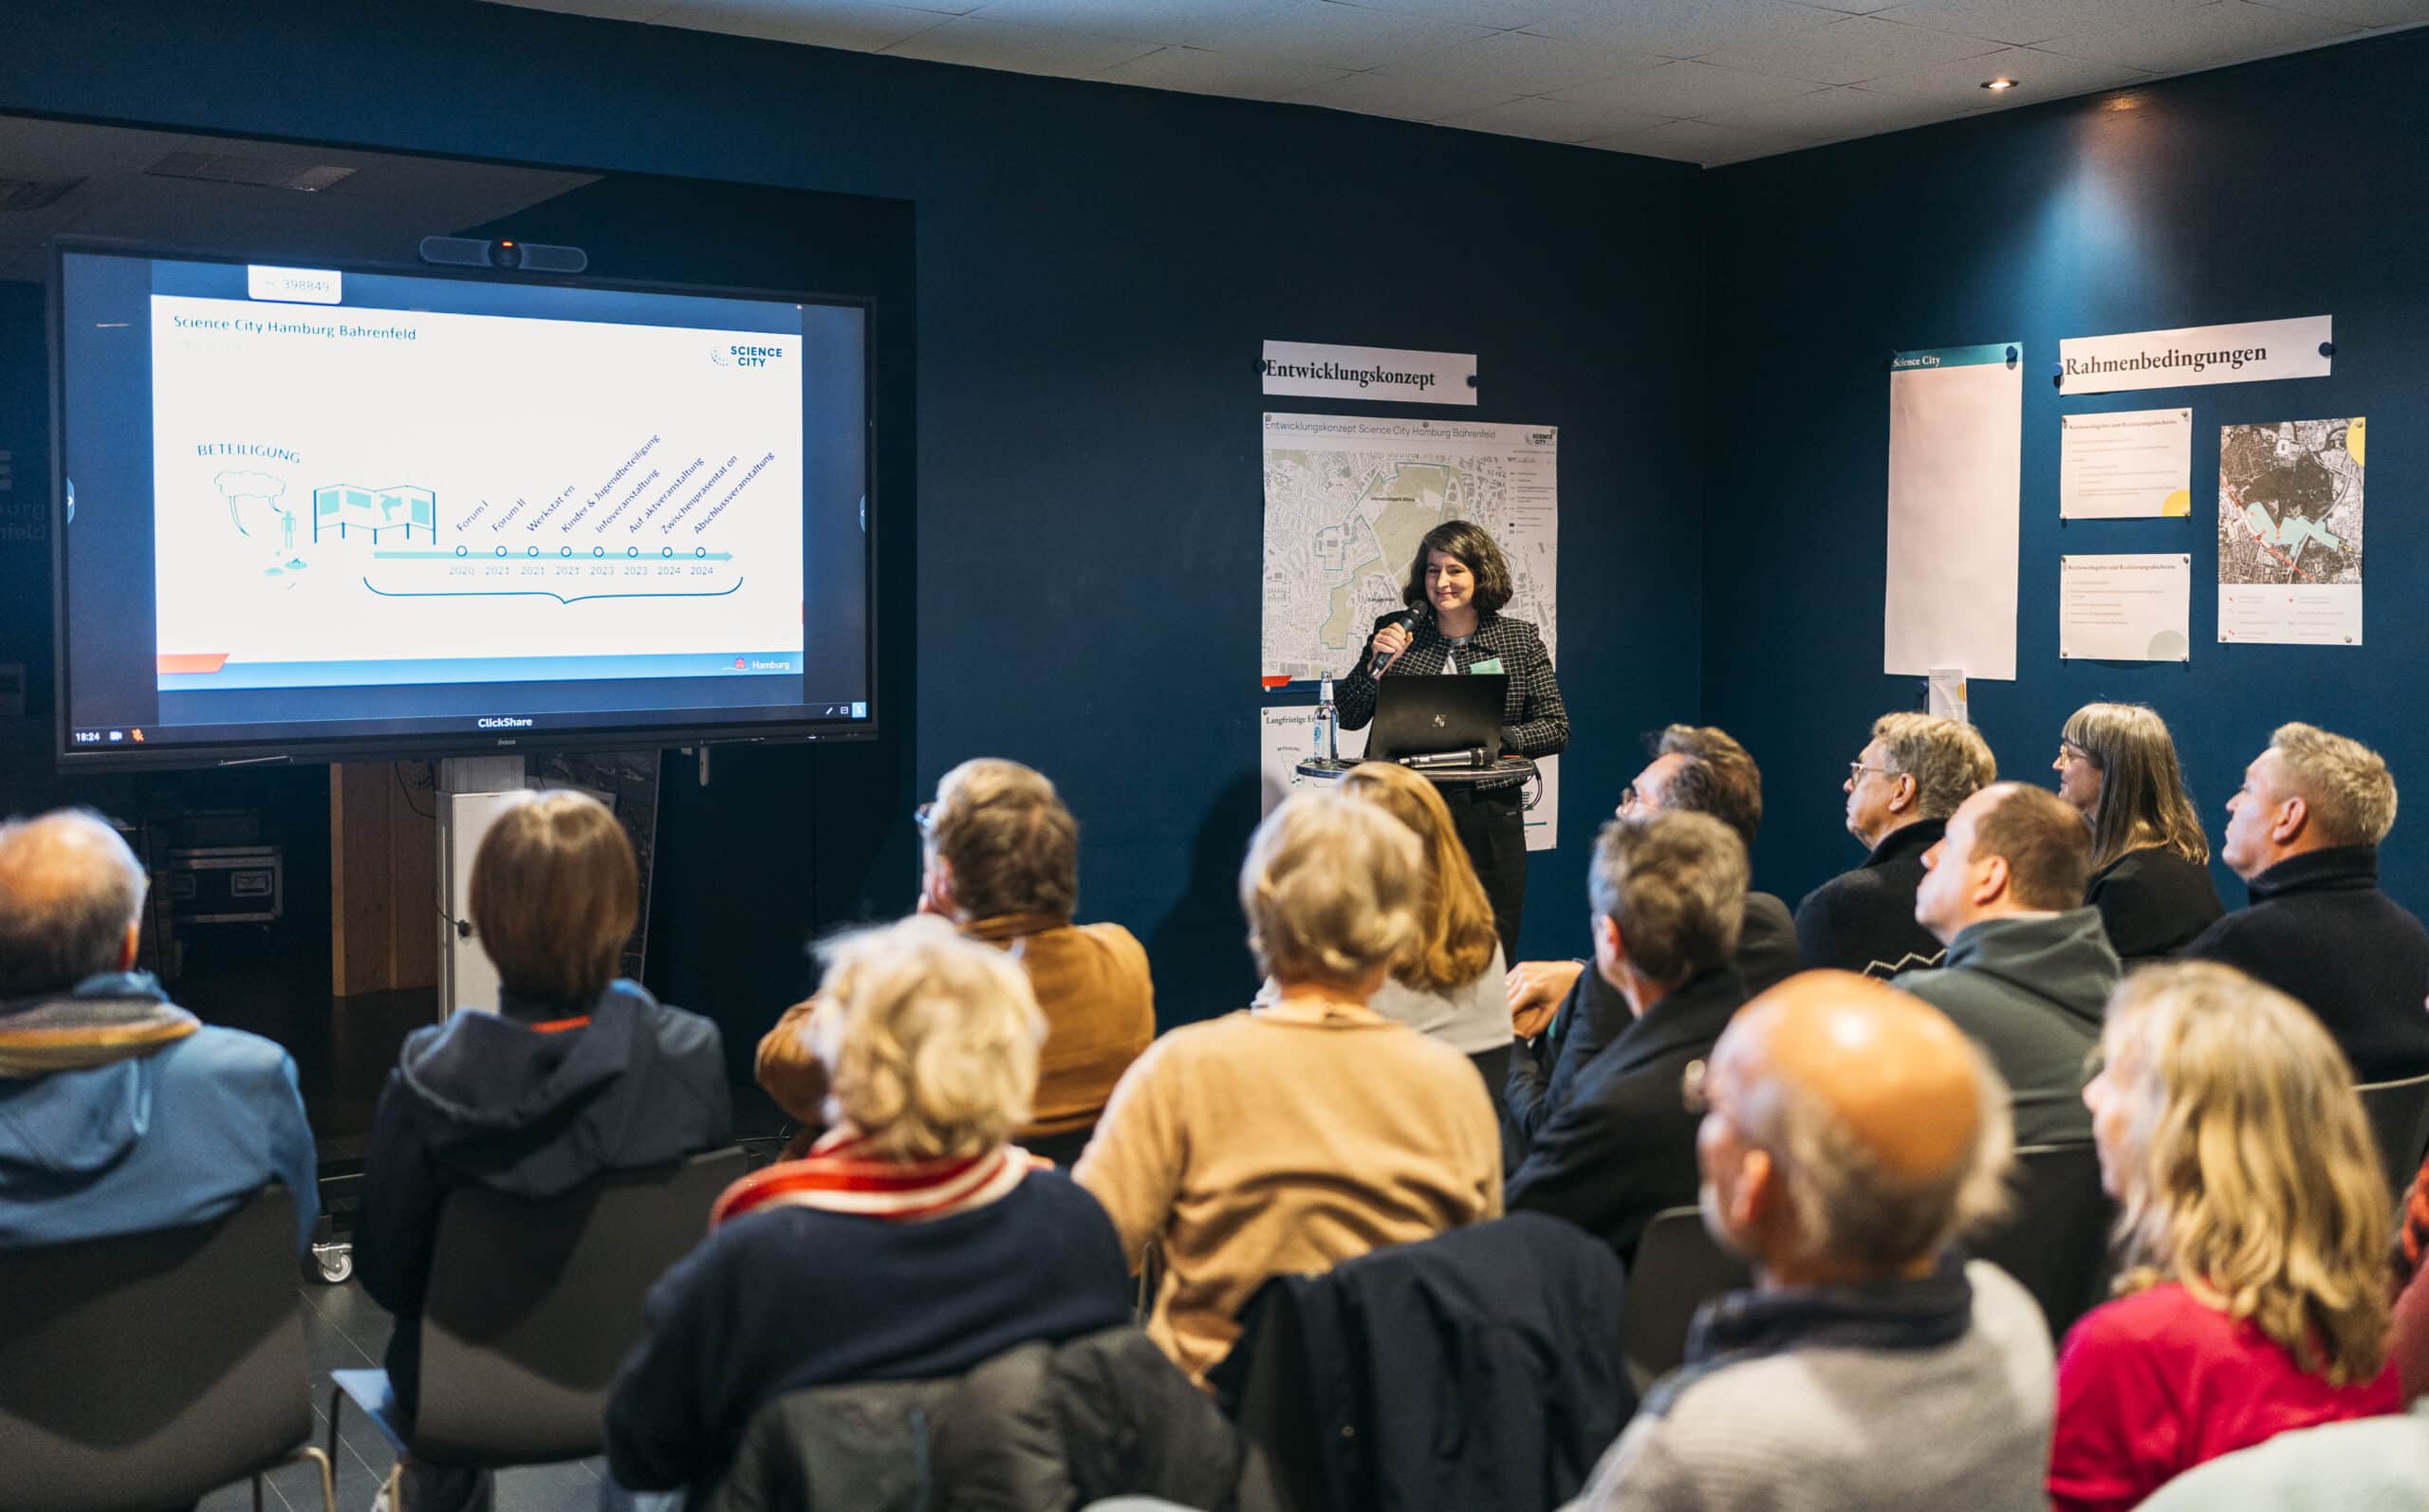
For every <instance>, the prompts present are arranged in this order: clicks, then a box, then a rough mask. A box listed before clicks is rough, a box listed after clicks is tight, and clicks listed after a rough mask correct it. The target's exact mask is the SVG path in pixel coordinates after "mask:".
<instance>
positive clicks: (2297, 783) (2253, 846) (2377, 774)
mask: <svg viewBox="0 0 2429 1512" xmlns="http://www.w3.org/2000/svg"><path fill="white" fill-rule="evenodd" d="M2395 800H2396V793H2395V779H2394V778H2393V777H2392V776H2390V775H2389V774H2388V772H2387V764H2386V762H2385V761H2384V760H2383V759H2382V758H2381V757H2380V755H2379V753H2378V752H2377V751H2374V750H2372V749H2370V748H2369V747H2366V746H2364V745H2363V744H2362V743H2361V742H2360V741H2357V740H2349V739H2347V738H2346V737H2345V736H2343V735H2333V734H2330V733H2328V732H2327V730H2324V729H2320V728H2317V727H2315V726H2311V725H2299V724H2297V725H2281V726H2279V727H2278V728H2277V731H2276V733H2275V734H2273V735H2272V736H2271V737H2270V743H2269V748H2268V749H2267V750H2265V751H2262V752H2261V753H2260V755H2259V756H2258V757H2256V758H2254V760H2253V764H2252V765H2250V766H2247V767H2245V768H2244V775H2243V785H2242V786H2241V787H2239V788H2237V789H2236V790H2235V792H2234V796H2233V797H2231V798H2229V799H2228V800H2227V814H2228V820H2227V838H2226V843H2225V844H2224V845H2222V846H2220V847H2219V848H2218V856H2219V858H2220V859H2221V860H2223V861H2225V862H2226V863H2227V865H2228V867H2229V868H2230V869H2231V870H2233V871H2234V874H2235V875H2236V876H2240V877H2242V878H2243V880H2244V886H2245V887H2246V889H2248V890H2249V892H2250V893H2251V896H2252V902H2251V906H2250V907H2248V908H2245V909H2242V910H2240V911H2239V912H2236V913H2230V914H2228V915H2227V916H2226V917H2225V918H2222V919H2220V920H2219V921H2218V922H2217V923H2216V924H2213V925H2211V926H2210V928H2209V929H2208V930H2206V931H2203V932H2202V934H2201V936H2200V937H2199V938H2198V939H2197V940H2195V941H2194V942H2193V943H2192V944H2191V945H2189V946H2186V947H2185V949H2184V954H2185V956H2186V958H2187V959H2190V960H2197V961H2221V962H2224V963H2225V964H2227V965H2229V966H2233V967H2238V968H2242V969H2243V970H2244V971H2246V972H2248V973H2249V974H2251V975H2253V976H2254V977H2257V978H2259V979H2260V980H2261V981H2263V982H2266V983H2268V984H2269V985H2270V986H2273V987H2276V988H2277V989H2278V990H2280V991H2282V992H2284V993H2286V994H2287V995H2288V996H2290V997H2292V998H2293V999H2295V1000H2296V1001H2297V1002H2299V1003H2302V1004H2303V1005H2306V1006H2308V1008H2309V1009H2310V1010H2311V1012H2312V1013H2314V1014H2316V1015H2318V1017H2319V1021H2320V1023H2323V1024H2325V1025H2326V1026H2327V1032H2328V1034H2329V1035H2330V1036H2331V1037H2333V1038H2334V1039H2335V1041H2336V1043H2337V1045H2338V1047H2339V1048H2340V1049H2342V1050H2343V1051H2344V1052H2345V1058H2346V1060H2347V1061H2349V1062H2350V1063H2351V1065H2352V1067H2353V1074H2354V1076H2355V1077H2356V1078H2357V1079H2360V1080H2363V1081H2393V1080H2398V1079H2401V1078H2404V1077H2412V1076H2419V1075H2420V1074H2421V1073H2422V1072H2429V1012H2424V1011H2423V1010H2422V1007H2421V993H2422V990H2423V988H2424V987H2429V931H2424V930H2422V928H2421V927H2420V920H2419V919H2417V918H2415V917H2413V916H2412V914H2410V913H2407V912H2405V910H2404V909H2403V907H2402V906H2401V905H2400V904H2398V903H2397V902H2396V901H2395V900H2394V899H2393V898H2390V897H2388V896H2387V895H2386V894H2384V893H2382V892H2381V891H2379V842H2380V841H2381V840H2383V839H2386V835H2387V831H2388V830H2389V829H2391V828H2393V827H2394V824H2395Z"/></svg>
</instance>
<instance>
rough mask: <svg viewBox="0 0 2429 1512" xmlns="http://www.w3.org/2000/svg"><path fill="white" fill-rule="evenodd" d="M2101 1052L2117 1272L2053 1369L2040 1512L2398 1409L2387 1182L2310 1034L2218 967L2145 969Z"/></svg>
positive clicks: (2121, 1001) (2094, 1098)
mask: <svg viewBox="0 0 2429 1512" xmlns="http://www.w3.org/2000/svg"><path fill="white" fill-rule="evenodd" d="M2101 1052H2102V1055H2103V1058H2104V1061H2105V1063H2104V1065H2103V1068H2102V1070H2101V1071H2100V1074H2099V1075H2098V1076H2096V1077H2094V1078H2093V1079H2092V1081H2091V1084H2090V1085H2089V1086H2087V1087H2086V1088H2085V1089H2084V1101H2085V1102H2086V1103H2087V1104H2089V1106H2090V1108H2091V1113H2092V1137H2093V1139H2094V1141H2095V1142H2096V1143H2097V1145H2098V1146H2099V1150H2100V1171H2101V1184H2102V1185H2103V1186H2105V1188H2106V1189H2108V1192H2109V1194H2110V1195H2111V1196H2113V1197H2115V1198H2116V1199H2117V1201H2118V1205H2119V1208H2120V1209H2121V1210H2120V1214H2119V1218H2118V1235H2119V1249H2120V1259H2121V1260H2122V1262H2123V1268H2122V1272H2121V1276H2120V1279H2119V1282H2118V1286H2117V1290H2118V1294H2119V1295H2118V1298H2117V1300H2114V1301H2112V1302H2109V1303H2108V1304H2106V1305H2105V1306H2103V1307H2099V1308H2096V1309H2094V1310H2093V1311H2092V1312H2090V1313H2089V1314H2087V1315H2086V1316H2085V1318H2084V1319H2083V1320H2082V1321H2081V1322H2079V1323H2077V1324H2076V1325H2075V1326H2074V1328H2073V1329H2072V1330H2071V1331H2070V1332H2069V1333H2068V1334H2067V1342H2066V1347H2065V1348H2064V1350H2062V1351H2061V1352H2060V1354H2059V1356H2058V1413H2057V1430H2056V1435H2055V1439H2054V1442H2053V1443H2052V1445H2051V1447H2050V1457H2049V1498H2050V1501H2051V1503H2053V1504H2054V1505H2055V1506H2056V1507H2057V1508H2058V1512H2109V1509H2111V1508H2115V1509H2118V1512H2123V1509H2124V1508H2127V1507H2132V1506H2135V1505H2138V1504H2140V1503H2141V1502H2142V1499H2143V1498H2144V1497H2147V1496H2148V1495H2150V1494H2151V1493H2152V1492H2153V1491H2155V1490H2157V1489H2159V1487H2160V1485H2162V1484H2165V1483H2166V1482H2167V1481H2169V1480H2170V1479H2172V1478H2173V1477H2175V1476H2176V1475H2178V1474H2179V1473H2180V1472H2182V1471H2184V1470H2187V1469H2190V1468H2192V1467H2193V1466H2196V1465H2198V1464H2200V1463H2202V1462H2203V1461H2205V1460H2211V1459H2215V1458H2216V1457H2217V1456H2219V1455H2221V1454H2226V1453H2229V1452H2231V1451H2233V1450H2235V1449H2240V1448H2244V1447H2249V1446H2251V1445H2253V1444H2257V1443H2259V1442H2261V1441H2262V1440H2264V1439H2266V1438H2269V1437H2270V1436H2271V1435H2272V1434H2275V1433H2280V1432H2283V1431H2285V1430H2286V1429H2297V1428H2309V1427H2312V1426H2314V1425H2316V1424H2321V1423H2332V1422H2339V1421H2342V1420H2344V1419H2346V1418H2356V1417H2367V1416H2371V1415H2373V1414H2376V1413H2381V1412H2392V1411H2396V1410H2397V1407H2398V1406H2399V1392H2398V1388H2397V1383H2396V1371H2395V1366H2394V1364H2393V1362H2392V1361H2391V1360H2390V1359H2389V1358H2388V1298H2387V1264H2386V1256H2387V1245H2388V1214H2387V1194H2386V1178H2385V1176H2384V1174H2383V1172H2382V1171H2381V1169H2380V1164H2379V1156H2378V1153H2377V1150H2376V1147H2375V1146H2374V1144H2373V1143H2372V1140H2371V1135H2370V1128H2369V1122H2368V1119H2367V1118H2366V1117H2365V1116H2364V1113H2363V1111H2362V1103H2361V1099H2360V1098H2359V1097H2356V1096H2354V1093H2353V1079H2352V1073H2351V1072H2350V1071H2349V1070H2348V1069H2347V1068H2346V1062H2345V1058H2344V1056H2343V1055H2342V1054H2341V1053H2340V1052H2339V1051H2338V1050H2337V1048H2336V1044H2335V1042H2333V1041H2332V1040H2330V1039H2329V1038H2328V1036H2327V1030H2325V1029H2323V1028H2321V1027H2320V1025H2319V1021H2318V1020H2316V1019H2314V1018H2313V1017H2312V1016H2311V1015H2310V1013H2309V1012H2308V1010H2306V1009H2305V1008H2304V1007H2303V1005H2301V1004H2299V1003H2296V1002H2295V1001H2294V1000H2293V999H2291V998H2290V997H2288V996H2286V995H2285V994H2284V993H2282V992H2279V991H2277V990H2276V989H2275V988H2273V987H2268V986H2262V985H2261V984H2259V983H2257V982H2254V981H2253V980H2252V979H2251V978H2250V977H2247V976H2245V975H2244V974H2243V973H2241V972H2239V971H2236V970H2234V968H2230V967H2224V966H2217V965H2214V964H2208V963H2197V964H2191V965H2183V966H2171V967H2152V968H2146V969H2144V970H2142V971H2138V972H2136V973H2135V974H2133V975H2132V976H2129V977H2127V978H2126V979H2125V981H2124V984H2123V986H2120V987H2119V988H2118V989H2117V994H2116V996H2115V997H2113V998H2111V999H2110V1000H2109V1005H2108V1025H2107V1030H2106V1032H2105V1034H2104V1035H2103V1037H2102V1042H2101Z"/></svg>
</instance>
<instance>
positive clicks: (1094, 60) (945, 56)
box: [885, 16, 1155, 79]
mask: <svg viewBox="0 0 2429 1512" xmlns="http://www.w3.org/2000/svg"><path fill="white" fill-rule="evenodd" d="M1154 50H1155V46H1154V44H1152V43H1141V42H1130V41H1126V40H1124V39H1122V38H1120V37H1091V36H1089V35H1087V34H1086V33H1085V32H1080V31H1064V30H1060V29H1058V28H1052V27H1016V26H1013V25H1012V24H1011V23H1010V22H1006V21H990V20H988V19H987V18H986V17H984V16H959V17H955V18H954V19H953V20H950V21H948V22H946V23H945V24H944V25H943V26H941V27H937V28H935V29H933V30H930V31H922V32H920V33H919V34H918V36H916V37H913V38H911V39H910V40H909V41H907V42H898V43H896V44H895V45H894V46H891V47H888V48H886V49H885V55H886V56H887V57H889V58H924V59H926V60H927V61H928V62H930V63H957V64H963V65H968V66H970V67H973V68H997V69H1002V70H1004V71H1006V72H1009V73H1042V74H1055V75H1059V76H1061V77H1063V78H1066V79H1069V78H1085V77H1086V76H1087V75H1089V74H1092V73H1102V72H1103V70H1105V69H1107V68H1110V67H1113V66H1114V65H1117V64H1124V63H1128V62H1129V61H1130V60H1132V59H1133V58H1143V57H1145V56H1146V55H1147V54H1148V53H1150V52H1153V51H1154Z"/></svg>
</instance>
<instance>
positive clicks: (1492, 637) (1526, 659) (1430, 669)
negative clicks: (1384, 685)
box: [1333, 611, 1568, 788]
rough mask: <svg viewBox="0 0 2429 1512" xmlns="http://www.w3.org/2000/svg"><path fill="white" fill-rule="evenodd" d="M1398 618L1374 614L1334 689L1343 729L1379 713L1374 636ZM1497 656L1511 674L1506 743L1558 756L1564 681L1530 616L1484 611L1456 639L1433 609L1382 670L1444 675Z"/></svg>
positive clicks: (1522, 751) (1504, 716)
mask: <svg viewBox="0 0 2429 1512" xmlns="http://www.w3.org/2000/svg"><path fill="white" fill-rule="evenodd" d="M1398 618H1400V614H1399V612H1397V611H1396V612H1394V613H1392V614H1388V615H1385V616H1383V617H1382V618H1380V619H1378V620H1376V621H1375V626H1374V629H1372V630H1369V631H1368V632H1367V633H1366V644H1365V645H1363V647H1361V648H1360V649H1359V654H1358V665H1357V666H1355V667H1352V668H1351V669H1350V670H1349V675H1348V676H1346V677H1344V678H1343V679H1342V680H1341V682H1340V683H1339V684H1338V685H1336V686H1335V687H1334V689H1333V706H1334V707H1335V708H1336V709H1338V710H1340V711H1341V728H1344V729H1363V728H1366V727H1367V725H1368V724H1369V723H1371V722H1372V721H1373V720H1374V718H1375V677H1374V674H1373V673H1372V672H1370V671H1369V670H1368V669H1369V668H1370V667H1371V666H1372V665H1373V663H1374V660H1375V636H1376V634H1377V632H1379V631H1381V629H1382V628H1383V627H1384V626H1385V625H1388V624H1390V623H1392V622H1393V621H1394V620H1396V619H1398ZM1496 658H1497V659H1498V660H1499V661H1500V663H1501V670H1502V672H1503V673H1507V674H1508V676H1509V678H1510V693H1509V697H1508V698H1507V699H1506V700H1505V701H1504V703H1503V705H1502V710H1501V748H1502V750H1503V752H1504V753H1506V754H1511V755H1517V756H1557V755H1559V754H1560V753H1561V752H1562V751H1563V750H1565V749H1567V747H1568V707H1567V705H1566V704H1563V703H1562V702H1561V699H1560V683H1559V681H1558V680H1557V679H1556V678H1554V677H1553V676H1552V658H1551V655H1550V653H1548V652H1547V651H1545V650H1544V637H1543V636H1540V635H1538V634H1537V633H1536V631H1535V627H1534V626H1533V625H1531V624H1530V623H1528V622H1527V621H1526V620H1524V619H1511V618H1506V617H1504V616H1501V615H1497V614H1492V615H1486V616H1484V617H1483V618H1481V619H1479V620H1478V621H1477V623H1476V633H1475V634H1474V635H1473V636H1469V637H1468V638H1467V639H1466V640H1464V641H1461V642H1460V643H1458V644H1457V645H1453V644H1452V643H1451V642H1450V641H1447V640H1445V639H1443V638H1442V632H1441V630H1440V629H1439V628H1438V627H1437V625H1436V623H1435V620H1434V617H1433V616H1432V615H1430V614H1420V615H1418V620H1417V629H1416V633H1415V636H1414V638H1412V639H1411V640H1410V641H1409V646H1408V649H1407V650H1406V651H1403V652H1401V653H1400V659H1399V660H1398V661H1395V662H1393V663H1392V664H1391V666H1389V667H1388V668H1386V669H1384V673H1383V675H1384V676H1386V677H1431V676H1440V675H1441V674H1442V673H1444V672H1446V671H1456V672H1461V673H1464V672H1467V671H1469V670H1470V669H1471V668H1473V667H1474V666H1475V664H1476V663H1478V662H1480V661H1492V660H1494V659H1496ZM1525 781H1526V779H1524V778H1522V777H1512V778H1510V779H1508V780H1507V781H1496V782H1486V783H1478V784H1476V785H1477V786H1478V787H1480V788H1500V787H1515V786H1517V785H1519V784H1521V783H1523V782H1525Z"/></svg>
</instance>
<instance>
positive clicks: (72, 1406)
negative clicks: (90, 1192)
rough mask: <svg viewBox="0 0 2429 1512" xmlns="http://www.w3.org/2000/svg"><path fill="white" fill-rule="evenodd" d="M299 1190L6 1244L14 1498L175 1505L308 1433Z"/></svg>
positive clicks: (1, 1479)
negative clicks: (40, 1241) (195, 1218)
mask: <svg viewBox="0 0 2429 1512" xmlns="http://www.w3.org/2000/svg"><path fill="white" fill-rule="evenodd" d="M311 1391H312V1366H311V1357H310V1355H309V1352H308V1350H307V1347H306V1343H305V1337H304V1299H303V1294H302V1293H301V1292H300V1291H299V1290H298V1288H297V1280H296V1273H295V1201H294V1198H293V1196H292V1195H291V1194H289V1193H288V1191H287V1189H286V1188H285V1187H283V1186H276V1185H273V1186H269V1187H265V1188H263V1189H261V1190H260V1191H257V1192H255V1193H254V1194H253V1195H251V1196H250V1197H248V1198H246V1199H245V1201H244V1202H243V1204H242V1205H240V1206H239V1207H238V1208H236V1209H235V1210H234V1211H233V1212H231V1213H229V1214H227V1215H226V1216H225V1217H222V1218H217V1219H214V1220H213V1221H211V1222H209V1223H204V1224H195V1225H191V1226H186V1227H181V1228H164V1229H158V1230H155V1231H152V1232H149V1233H140V1234H126V1235H121V1236H116V1237H112V1238H107V1239H92V1240H80V1241H77V1242H75V1243H72V1244H65V1245H44V1246H41V1247H39V1248H33V1249H16V1250H8V1251H0V1509H6V1512H18V1509H28V1512H30V1509H35V1508H39V1509H41V1512H121V1509H133V1508H150V1507H161V1506H170V1505H175V1504H178V1503H187V1502H193V1501H195V1500H198V1499H199V1498H200V1497H202V1496H203V1494H204V1493H206V1492H208V1491H211V1490H213V1488H215V1487H217V1486H221V1485H225V1484H228V1483H230V1482H232V1481H236V1480H240V1479H242V1478H244V1477H246V1476H248V1475H251V1474H253V1473H255V1472H257V1471H259V1470H262V1469H265V1468H268V1467H269V1466H274V1465H276V1464H278V1463H279V1462H280V1461H282V1460H285V1459H287V1458H288V1457H289V1456H290V1455H291V1454H292V1453H293V1452H294V1450H295V1449H296V1447H298V1446H299V1445H302V1444H305V1443H306V1442H307V1441H308V1440H309V1439H310V1437H311V1433H312V1395H311Z"/></svg>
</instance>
